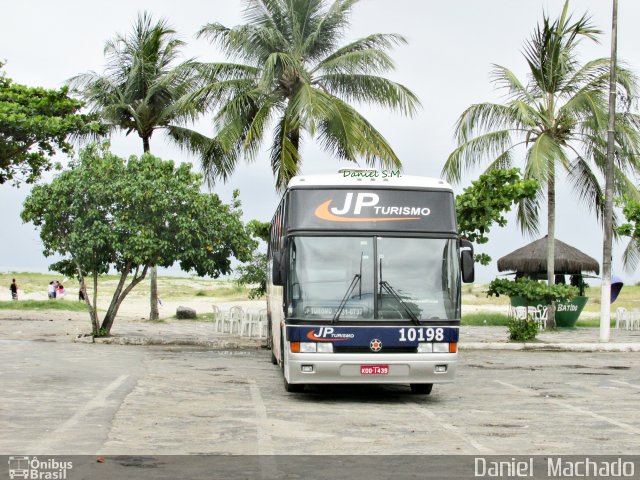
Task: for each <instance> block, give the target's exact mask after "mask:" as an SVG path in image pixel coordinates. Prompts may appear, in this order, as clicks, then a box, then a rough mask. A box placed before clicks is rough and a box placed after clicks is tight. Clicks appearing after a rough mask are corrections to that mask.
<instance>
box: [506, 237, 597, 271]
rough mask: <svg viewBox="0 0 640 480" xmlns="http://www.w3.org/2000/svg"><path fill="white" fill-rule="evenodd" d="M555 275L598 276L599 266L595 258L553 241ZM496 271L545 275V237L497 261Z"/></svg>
mask: <svg viewBox="0 0 640 480" xmlns="http://www.w3.org/2000/svg"><path fill="white" fill-rule="evenodd" d="M555 270H556V271H555V273H556V274H569V275H578V274H580V273H582V272H593V273H595V274H596V275H598V274H600V265H599V264H598V261H597V260H596V259H595V258H592V257H590V256H589V255H587V254H585V253H582V252H581V251H580V250H578V249H577V248H574V247H572V246H571V245H567V244H566V243H564V242H561V241H560V240H557V239H556V240H555ZM498 271H499V272H504V271H514V272H517V273H520V274H527V275H532V274H542V273H544V274H546V272H547V236H544V237H543V238H541V239H540V240H536V241H535V242H532V243H530V244H529V245H525V246H524V247H522V248H519V249H518V250H515V251H513V252H511V253H510V254H509V255H505V256H504V257H502V258H501V259H500V260H498Z"/></svg>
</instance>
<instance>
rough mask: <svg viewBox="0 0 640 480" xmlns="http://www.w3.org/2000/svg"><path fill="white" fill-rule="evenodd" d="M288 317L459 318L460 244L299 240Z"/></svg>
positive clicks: (293, 252) (294, 241)
mask: <svg viewBox="0 0 640 480" xmlns="http://www.w3.org/2000/svg"><path fill="white" fill-rule="evenodd" d="M289 254H290V259H289V260H290V264H289V265H290V275H288V276H287V279H288V283H287V299H288V306H289V315H288V316H289V317H292V318H298V319H305V320H331V319H333V320H335V321H349V320H363V321H366V320H406V321H428V320H443V319H444V320H447V319H459V318H460V306H459V303H458V298H459V289H460V284H459V282H460V275H459V270H458V269H459V264H458V260H457V255H458V249H457V241H456V240H455V239H442V238H438V239H434V238H399V237H334V236H332V237H320V236H318V237H316V236H314V237H303V236H299V237H293V238H291V241H290V249H289Z"/></svg>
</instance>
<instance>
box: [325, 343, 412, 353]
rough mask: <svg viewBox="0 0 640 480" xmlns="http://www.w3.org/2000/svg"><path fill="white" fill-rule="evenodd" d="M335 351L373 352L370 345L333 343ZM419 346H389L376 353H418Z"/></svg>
mask: <svg viewBox="0 0 640 480" xmlns="http://www.w3.org/2000/svg"><path fill="white" fill-rule="evenodd" d="M333 352H334V353H373V352H372V351H371V349H370V348H369V347H344V346H337V345H335V344H334V345H333ZM417 352H418V347H389V348H384V347H382V350H380V351H379V352H375V353H417Z"/></svg>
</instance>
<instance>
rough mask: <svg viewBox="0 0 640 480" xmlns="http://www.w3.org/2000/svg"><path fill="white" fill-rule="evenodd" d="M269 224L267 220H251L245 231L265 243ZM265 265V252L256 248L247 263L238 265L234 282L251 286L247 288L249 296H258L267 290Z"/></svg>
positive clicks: (266, 262)
mask: <svg viewBox="0 0 640 480" xmlns="http://www.w3.org/2000/svg"><path fill="white" fill-rule="evenodd" d="M269 226H270V224H269V222H260V221H258V220H251V221H250V222H249V223H248V224H247V231H249V232H250V234H251V236H252V237H254V238H256V239H259V240H262V241H263V242H264V243H267V242H269ZM267 266H268V259H267V254H266V253H264V252H261V251H260V250H259V249H258V248H256V250H254V252H253V253H252V255H251V260H250V261H249V263H247V264H245V265H240V266H239V267H238V273H239V276H238V279H237V280H236V282H237V283H238V285H251V286H252V288H251V289H250V290H249V298H251V299H254V298H260V297H262V296H263V295H264V294H265V293H266V292H267Z"/></svg>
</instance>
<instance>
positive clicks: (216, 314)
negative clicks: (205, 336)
mask: <svg viewBox="0 0 640 480" xmlns="http://www.w3.org/2000/svg"><path fill="white" fill-rule="evenodd" d="M211 309H212V310H213V322H214V324H213V325H214V327H213V328H214V330H215V331H216V332H221V331H222V312H221V311H220V307H218V306H217V305H211Z"/></svg>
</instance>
